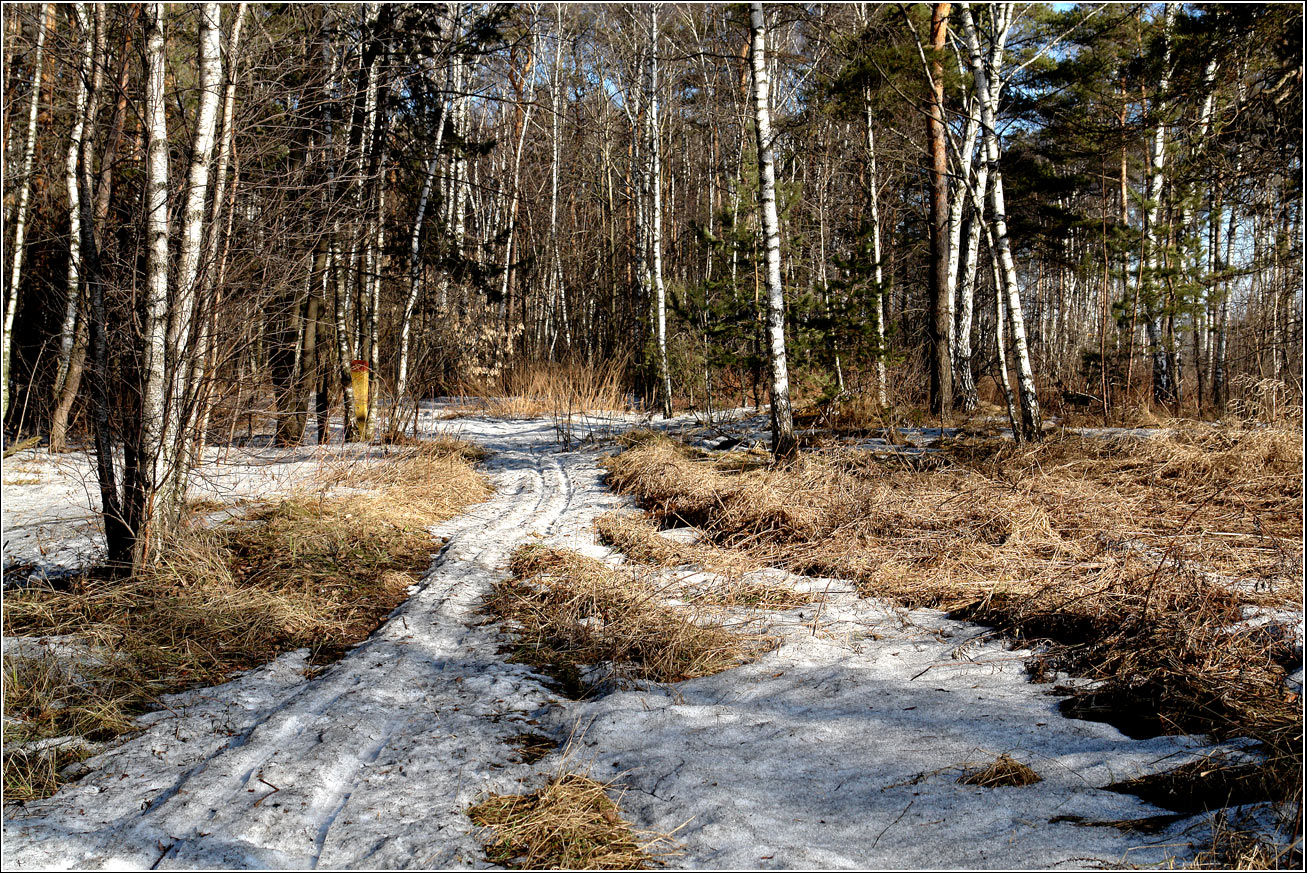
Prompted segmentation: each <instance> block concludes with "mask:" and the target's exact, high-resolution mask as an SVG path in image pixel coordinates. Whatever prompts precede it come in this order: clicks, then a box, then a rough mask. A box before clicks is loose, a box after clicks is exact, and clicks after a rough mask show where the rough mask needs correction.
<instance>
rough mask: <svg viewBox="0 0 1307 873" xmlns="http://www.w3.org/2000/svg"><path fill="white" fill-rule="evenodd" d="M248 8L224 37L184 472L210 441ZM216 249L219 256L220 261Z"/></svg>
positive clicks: (238, 10) (232, 209) (240, 8)
mask: <svg viewBox="0 0 1307 873" xmlns="http://www.w3.org/2000/svg"><path fill="white" fill-rule="evenodd" d="M248 5H249V4H248V3H240V4H238V5H237V7H236V18H235V20H234V21H232V23H231V32H230V33H229V34H228V37H227V52H226V55H227V65H226V68H225V74H226V79H227V86H226V88H225V90H224V92H223V100H222V139H221V140H220V141H219V144H218V157H217V160H216V163H215V166H214V177H213V178H214V181H213V185H214V188H213V198H212V202H211V204H210V206H209V232H208V236H207V243H206V247H205V251H204V260H203V262H202V263H201V264H200V271H201V272H200V281H199V286H200V293H199V300H200V303H201V312H200V317H199V319H198V321H197V326H198V330H199V335H198V337H197V338H196V343H195V346H196V353H195V354H194V355H193V356H191V360H190V362H189V364H190V367H191V373H190V376H189V377H188V382H189V384H191V385H192V386H194V390H195V392H196V399H195V402H194V404H192V409H191V410H190V422H189V423H188V426H187V428H186V429H187V432H188V433H189V434H190V435H191V439H190V440H189V442H188V443H187V445H188V447H189V448H188V452H189V457H188V458H187V459H186V466H188V467H189V466H191V465H193V464H194V463H195V462H196V460H198V458H199V456H200V455H201V454H202V453H203V451H204V445H205V443H206V442H207V440H208V430H209V415H210V412H211V410H212V400H213V391H212V388H213V386H212V385H211V384H210V383H209V381H208V373H209V370H210V369H211V367H212V362H213V358H214V348H213V334H214V330H215V328H216V323H215V321H216V319H217V309H218V298H217V295H218V294H220V293H221V290H222V286H223V284H224V283H223V279H224V277H225V273H226V267H227V245H226V243H227V241H229V240H230V238H231V225H232V218H233V216H234V214H235V210H236V204H235V194H236V190H235V186H233V187H232V191H231V195H230V196H231V201H230V202H228V200H227V198H228V192H227V171H228V169H229V167H230V166H231V158H232V141H233V139H234V137H235V131H234V130H233V129H232V124H233V122H234V121H235V111H236V73H235V69H236V53H237V50H238V49H239V48H240V42H241V30H242V27H243V22H244V21H245V10H246V7H247V6H248ZM224 208H225V209H226V210H227V220H226V230H225V231H220V230H219V228H221V227H223V209H224ZM219 249H221V250H222V252H221V257H220V256H219Z"/></svg>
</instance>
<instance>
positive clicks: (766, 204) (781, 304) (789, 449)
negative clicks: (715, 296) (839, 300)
mask: <svg viewBox="0 0 1307 873" xmlns="http://www.w3.org/2000/svg"><path fill="white" fill-rule="evenodd" d="M749 30H750V40H751V46H752V51H751V59H752V63H753V114H754V122H755V124H754V133H755V136H756V138H757V145H758V182H759V200H760V201H761V204H760V205H761V211H762V232H763V237H764V240H765V245H766V263H767V272H766V281H767V340H768V345H767V350H768V357H769V358H770V361H771V401H772V406H771V422H772V453H773V455H775V457H776V458H777V459H781V458H790V457H793V456H794V454H795V453H796V452H797V450H798V444H797V443H796V442H795V439H794V415H793V412H792V411H791V409H790V378H789V372H788V368H787V366H786V359H785V292H784V289H783V288H782V287H781V231H780V221H779V220H778V218H777V215H776V167H775V162H774V161H773V159H772V130H771V108H770V106H769V101H770V92H771V87H770V85H771V82H770V79H769V78H768V75H767V49H766V43H767V25H766V22H765V21H764V19H763V12H762V3H758V2H755V3H751V4H750V5H749Z"/></svg>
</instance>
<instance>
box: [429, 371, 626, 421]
mask: <svg viewBox="0 0 1307 873" xmlns="http://www.w3.org/2000/svg"><path fill="white" fill-rule="evenodd" d="M626 369H627V362H626V361H625V360H622V359H615V360H606V361H603V362H601V363H599V364H598V365H594V366H592V365H584V364H579V363H551V362H522V363H520V364H518V365H517V366H514V367H513V368H511V369H509V370H507V371H505V372H504V373H502V374H501V375H499V376H498V377H497V378H495V379H490V380H485V379H483V380H471V381H468V382H466V383H464V384H462V385H460V386H458V389H457V394H458V395H459V396H461V397H467V398H469V399H468V400H466V401H465V402H464V403H463V404H461V405H460V406H459V407H457V408H455V409H453V410H451V411H450V412H449V413H448V416H447V417H457V416H459V415H489V416H495V417H497V418H540V417H543V416H555V417H559V416H566V415H573V414H577V413H581V412H597V411H609V412H611V411H616V410H623V409H626V408H627V407H628V406H629V402H628V393H627V392H626V391H624V390H623V385H624V384H625V382H626V375H625V374H626Z"/></svg>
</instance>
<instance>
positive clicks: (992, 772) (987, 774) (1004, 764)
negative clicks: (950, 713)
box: [958, 752, 1044, 788]
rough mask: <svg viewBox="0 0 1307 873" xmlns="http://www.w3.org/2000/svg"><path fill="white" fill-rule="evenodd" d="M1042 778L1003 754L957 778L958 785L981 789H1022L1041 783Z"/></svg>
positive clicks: (1026, 766)
mask: <svg viewBox="0 0 1307 873" xmlns="http://www.w3.org/2000/svg"><path fill="white" fill-rule="evenodd" d="M1043 781H1044V777H1043V776H1040V775H1039V774H1038V773H1036V772H1035V771H1034V770H1033V769H1032V768H1031V767H1030V766H1029V765H1028V764H1023V763H1021V762H1020V761H1018V760H1017V759H1016V758H1013V757H1012V756H1011V755H1009V754H1007V753H1006V752H1004V753H1003V754H1001V755H999V756H998V757H997V758H995V759H994V761H993V762H992V763H990V764H987V765H985V766H984V767H972V768H968V769H967V771H966V772H965V773H963V774H962V775H961V776H959V777H958V784H959V785H979V786H980V787H982V788H1003V787H1017V788H1020V787H1023V786H1026V785H1034V784H1035V783H1036V782H1043Z"/></svg>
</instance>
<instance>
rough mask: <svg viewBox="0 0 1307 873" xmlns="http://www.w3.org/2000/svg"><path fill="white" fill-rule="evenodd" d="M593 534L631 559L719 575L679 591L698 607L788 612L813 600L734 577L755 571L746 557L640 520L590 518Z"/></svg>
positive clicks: (612, 516) (609, 516)
mask: <svg viewBox="0 0 1307 873" xmlns="http://www.w3.org/2000/svg"><path fill="white" fill-rule="evenodd" d="M595 531H596V533H597V534H598V536H599V541H600V542H601V543H603V544H604V545H607V546H612V547H613V548H615V549H617V550H618V551H620V552H621V553H622V554H624V555H626V557H628V558H630V559H631V560H633V561H639V562H640V563H643V564H654V565H657V566H661V567H685V566H690V565H693V566H696V567H702V568H704V569H706V570H709V571H712V572H713V573H716V574H720V578H719V580H718V582H719V584H714V585H712V586H704V587H702V588H699V589H695V590H690V591H685V592H682V597H684V598H685V599H687V600H690V601H691V602H693V603H695V604H698V605H705V606H706V605H713V606H725V607H747V608H750V609H792V608H794V607H796V606H803V605H804V604H807V603H811V602H812V599H813V598H812V595H811V594H808V593H806V592H803V591H796V590H795V589H793V588H790V587H787V586H784V585H768V584H766V583H763V582H750V581H746V580H744V579H742V578H740V577H741V575H742V574H746V573H748V572H749V571H751V570H758V569H760V567H759V565H758V564H756V563H755V562H752V561H750V560H748V558H747V556H746V555H744V554H742V553H740V552H736V551H728V550H725V549H719V548H716V547H715V546H701V545H698V544H695V543H682V542H677V541H676V540H671V539H668V538H667V537H664V536H660V535H659V533H658V529H657V528H656V527H654V526H653V525H652V524H650V523H649V521H648V520H647V519H646V518H644V517H642V516H636V515H625V514H622V513H616V512H610V513H607V514H605V515H601V516H599V517H598V518H596V519H595Z"/></svg>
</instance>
